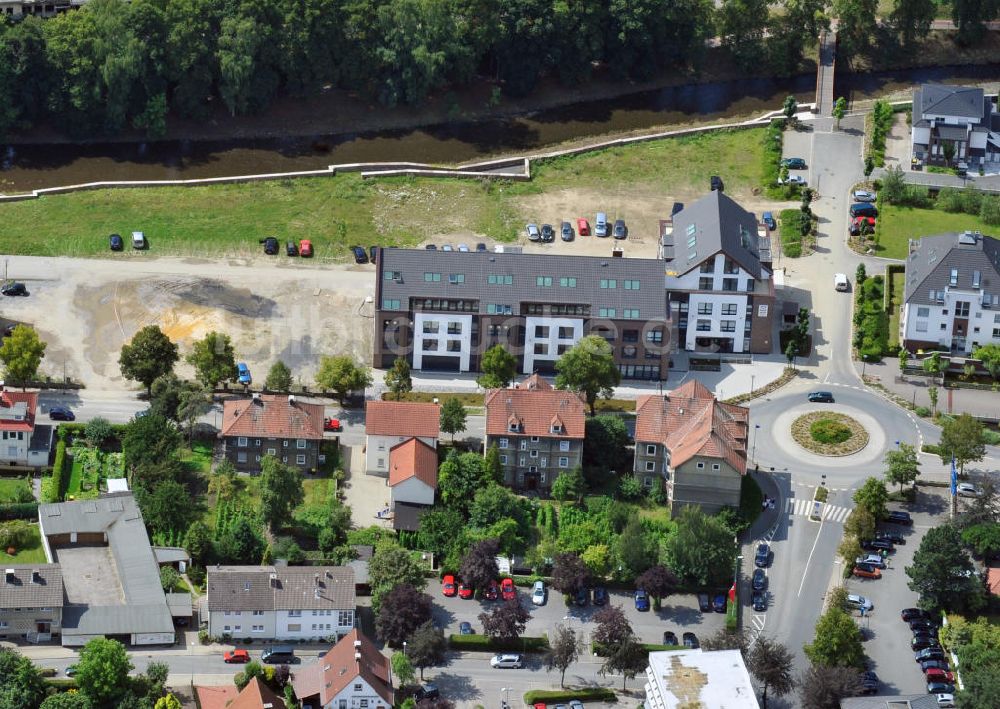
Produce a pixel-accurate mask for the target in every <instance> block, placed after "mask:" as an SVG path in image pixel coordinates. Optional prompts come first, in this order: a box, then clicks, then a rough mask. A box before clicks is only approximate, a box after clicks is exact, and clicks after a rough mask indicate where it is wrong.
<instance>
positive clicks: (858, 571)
mask: <svg viewBox="0 0 1000 709" xmlns="http://www.w3.org/2000/svg"><path fill="white" fill-rule="evenodd" d="M852 573H853V574H854V575H855V576H857V577H858V578H862V579H880V578H882V572H881V571H879V570H878V569H876V568H875V567H873V566H871V565H868V564H865V565H858V566H855V567H854V571H853V572H852Z"/></svg>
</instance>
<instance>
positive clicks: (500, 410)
mask: <svg viewBox="0 0 1000 709" xmlns="http://www.w3.org/2000/svg"><path fill="white" fill-rule="evenodd" d="M532 380H537V381H540V382H541V383H542V384H544V385H545V386H541V385H539V386H538V388H531V387H530V386H527V387H526V386H525V385H527V384H529V383H530V382H532ZM586 419H587V408H586V406H585V404H584V403H583V399H581V398H580V397H579V396H578V395H577V394H574V393H573V392H569V391H561V390H558V389H553V388H552V387H551V386H549V385H548V382H546V381H545V380H544V379H540V380H539V379H537V377H530V378H529V379H527V380H525V382H524V383H523V384H522V385H521V386H520V387H519V388H515V389H491V390H490V391H489V392H487V393H486V433H487V435H490V436H503V435H509V436H546V437H549V438H551V437H558V438H578V439H582V438H583V429H584V423H585V421H586ZM511 423H517V424H520V426H521V429H520V430H519V431H516V432H512V431H511V430H510V425H511ZM553 423H562V427H563V431H562V433H552V424H553Z"/></svg>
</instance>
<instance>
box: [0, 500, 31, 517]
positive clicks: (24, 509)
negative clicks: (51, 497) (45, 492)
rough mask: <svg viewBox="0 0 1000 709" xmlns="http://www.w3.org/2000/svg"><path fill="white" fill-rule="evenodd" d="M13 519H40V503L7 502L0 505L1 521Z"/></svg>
mask: <svg viewBox="0 0 1000 709" xmlns="http://www.w3.org/2000/svg"><path fill="white" fill-rule="evenodd" d="M12 519H38V503H37V502H7V503H4V504H2V505H0V522H5V521H7V520H12Z"/></svg>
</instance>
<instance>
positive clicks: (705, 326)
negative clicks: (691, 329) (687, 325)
mask: <svg viewBox="0 0 1000 709" xmlns="http://www.w3.org/2000/svg"><path fill="white" fill-rule="evenodd" d="M696 329H697V330H698V332H708V331H709V330H711V329H712V321H711V320H699V321H698V327H697V328H696Z"/></svg>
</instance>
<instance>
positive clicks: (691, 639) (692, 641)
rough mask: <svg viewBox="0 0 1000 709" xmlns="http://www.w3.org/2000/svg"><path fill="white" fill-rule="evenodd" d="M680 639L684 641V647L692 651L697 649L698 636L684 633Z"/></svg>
mask: <svg viewBox="0 0 1000 709" xmlns="http://www.w3.org/2000/svg"><path fill="white" fill-rule="evenodd" d="M681 638H682V639H683V640H684V647H688V648H691V649H692V650H693V649H695V648H697V647H698V636H697V635H695V634H694V633H684V635H682V636H681Z"/></svg>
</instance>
